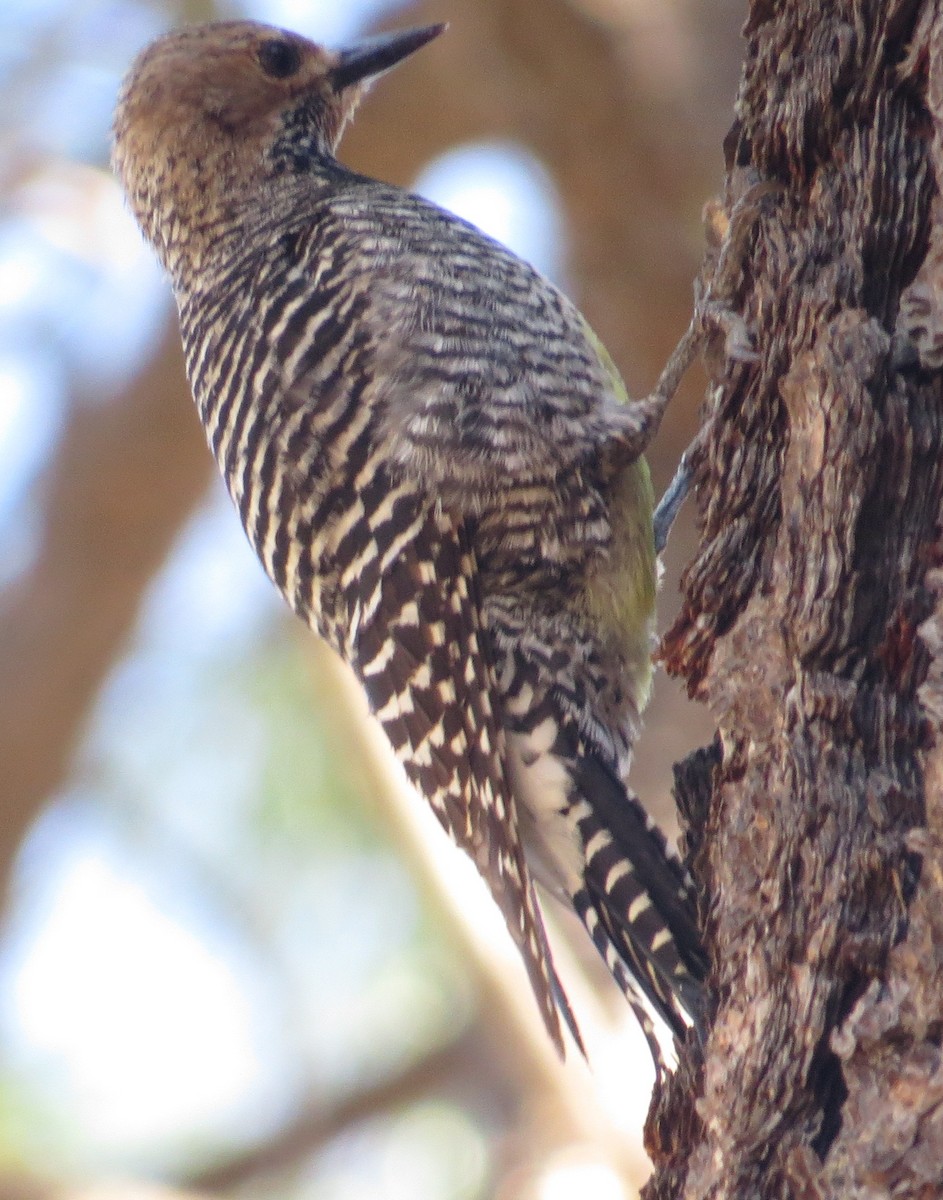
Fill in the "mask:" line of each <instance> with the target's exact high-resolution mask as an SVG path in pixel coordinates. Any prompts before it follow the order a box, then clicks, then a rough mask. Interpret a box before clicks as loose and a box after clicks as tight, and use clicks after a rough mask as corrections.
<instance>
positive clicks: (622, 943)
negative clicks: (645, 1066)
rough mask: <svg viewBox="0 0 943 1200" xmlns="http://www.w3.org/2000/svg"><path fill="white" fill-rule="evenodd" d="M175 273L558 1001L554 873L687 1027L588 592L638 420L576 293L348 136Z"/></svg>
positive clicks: (294, 582) (447, 822)
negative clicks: (366, 156) (410, 185)
mask: <svg viewBox="0 0 943 1200" xmlns="http://www.w3.org/2000/svg"><path fill="white" fill-rule="evenodd" d="M175 285H176V290H177V297H178V302H179V305H180V312H181V322H182V327H183V334H184V342H185V348H186V353H187V366H188V373H189V376H190V380H191V384H192V387H193V390H194V394H195V396H196V399H197V404H198V407H199V411H200V415H201V417H202V420H203V423H204V426H205V428H206V432H207V436H208V439H209V441H210V444H211V446H212V449H213V451H214V453H215V455H216V458H217V460H218V462H219V465H220V468H221V470H222V473H223V475H224V477H225V480H226V483H227V485H228V487H229V490H230V492H231V494H232V497H233V500H234V501H235V503H236V505H237V507H238V509H239V512H240V515H241V517H242V521H243V524H244V525H245V528H246V531H247V533H248V535H249V538H250V540H251V542H252V544H253V546H254V548H255V550H256V552H257V553H258V555H259V558H260V559H261V561H262V563H263V565H264V566H265V569H266V571H267V572H268V574H269V575H270V577H271V578H272V580H273V581H274V582H275V584H276V585H277V586H278V588H279V589H280V590H281V591H282V593H283V594H284V595H285V597H286V599H287V600H288V601H289V603H290V604H291V605H292V607H293V608H294V609H295V611H296V612H298V613H299V615H300V616H302V617H303V618H304V619H305V620H306V621H307V622H308V623H309V624H310V625H311V626H312V627H313V628H314V629H316V630H317V631H318V632H319V633H320V634H322V635H323V636H324V637H325V638H326V639H327V640H328V641H329V642H330V644H331V645H332V646H333V647H334V648H335V649H336V650H337V651H338V652H339V653H340V654H341V655H342V656H343V657H344V658H345V659H346V660H347V661H348V662H350V663H351V664H352V666H353V667H354V669H355V671H356V673H357V675H358V676H359V678H360V680H361V681H362V683H363V686H364V688H365V689H366V692H367V695H368V697H369V700H370V704H371V707H372V709H373V711H374V712H375V713H376V715H377V717H378V718H379V719H380V721H381V722H382V724H383V727H384V729H385V731H386V733H387V735H388V736H389V739H390V741H391V743H392V745H393V747H394V749H395V750H396V752H397V754H398V755H399V757H400V759H401V760H402V762H403V764H404V766H405V768H406V771H407V773H408V775H409V777H410V779H411V781H412V782H413V784H414V785H415V786H416V788H417V790H419V791H420V792H421V793H422V794H423V795H424V796H425V797H426V799H427V800H428V801H429V803H430V804H431V805H432V808H433V810H434V811H435V813H436V815H437V817H438V819H439V820H440V822H441V823H442V825H443V826H444V827H445V829H446V830H447V831H448V832H449V833H450V834H451V836H452V837H453V838H454V839H455V841H456V842H457V843H458V844H459V845H460V846H461V847H462V848H463V849H465V850H466V851H467V852H468V853H469V854H470V855H471V857H472V858H473V860H474V861H475V863H476V864H477V866H478V868H479V870H480V871H481V873H482V875H483V876H484V878H485V879H486V881H487V882H488V884H489V886H490V887H491V890H492V892H493V894H494V896H495V898H496V900H497V902H498V904H499V905H500V907H501V909H502V911H503V913H504V916H505V918H506V920H507V923H508V926H509V928H510V931H511V933H512V935H513V936H514V938H515V940H516V942H517V944H518V946H519V948H520V950H521V953H522V955H523V958H524V961H525V964H526V966H527V970H528V974H529V976H530V980H531V983H532V986H533V988H534V991H535V994H536V996H537V1000H538V1004H539V1006H540V1009H541V1013H542V1015H543V1018H544V1021H545V1022H546V1024H547V1027H548V1029H549V1030H550V1032H551V1034H552V1036H553V1037H554V1039H555V1040H556V1042H557V1044H558V1045H560V1046H562V1035H561V1026H560V1020H559V1017H560V1014H561V1013H562V1015H563V1017H564V1019H565V1020H566V1021H567V1023H568V1024H569V1025H570V1027H571V1029H573V1030H574V1032H575V1026H574V1025H573V1022H572V1018H571V1017H570V1015H569V1010H568V1008H567V1006H566V1000H565V997H564V995H563V991H562V989H561V987H560V985H559V983H558V981H557V979H556V977H555V974H554V969H553V965H552V960H551V956H550V953H549V950H548V947H547V942H546V937H545V933H544V927H543V922H542V919H541V914H540V910H539V907H538V903H537V900H536V898H535V895H534V888H533V883H532V880H533V878H535V877H536V878H538V879H539V880H540V881H541V882H542V883H544V884H545V885H546V886H547V887H548V889H549V890H550V891H551V892H553V893H555V894H557V895H559V896H561V897H563V898H565V899H566V900H567V901H568V902H569V903H570V904H571V905H572V906H573V907H574V908H575V910H576V911H577V913H578V914H579V916H580V918H581V919H582V921H583V923H584V924H585V926H586V928H587V929H588V931H589V933H590V934H591V936H592V938H593V941H594V942H595V944H596V945H597V947H598V948H599V950H600V952H601V953H602V955H603V957H604V958H605V960H606V962H607V964H608V965H609V967H610V969H611V971H612V973H613V974H614V975H615V977H616V979H617V981H618V982H619V984H620V985H621V986H622V988H623V990H624V991H625V993H626V995H627V996H628V998H629V1000H630V1002H631V1003H632V1005H633V1007H634V1008H635V1010H636V1012H637V1013H638V1014H639V1016H640V1019H641V1020H642V1022H643V1026H644V1027H645V1029H646V1032H647V1033H648V1034H649V1039H650V1041H652V1038H653V1036H654V1033H653V1017H654V1018H655V1019H661V1020H662V1021H664V1022H666V1023H667V1026H668V1028H669V1029H670V1030H671V1032H672V1033H673V1034H675V1035H678V1036H681V1035H683V1033H684V1031H685V1029H686V1028H687V1027H688V1026H690V1024H691V1023H692V1021H694V1022H695V1023H696V1021H697V1018H698V1008H699V994H700V987H699V981H700V979H701V978H702V976H703V973H704V968H705V964H704V959H703V954H702V951H701V949H700V943H699V940H698V934H697V927H696V923H695V918H694V900H693V894H692V890H691V886H690V883H689V881H688V879H687V877H686V875H685V874H684V872H683V871H682V869H681V867H680V864H679V863H678V862H677V860H676V859H675V858H674V857H673V856H672V855H671V854H670V853H669V852H668V850H667V849H666V846H665V843H664V839H663V838H662V836H661V834H660V833H659V832H658V830H657V829H655V828H654V826H653V825H652V823H651V822H650V820H649V819H648V818H647V816H646V815H645V814H644V811H643V810H642V809H641V807H640V806H639V805H638V803H637V802H636V801H635V800H634V798H632V797H631V796H630V795H629V793H628V792H627V789H626V783H625V777H626V772H627V770H628V764H629V759H630V756H631V747H632V743H633V741H634V738H635V736H636V733H637V725H638V716H639V708H640V706H641V703H642V702H643V692H644V690H645V687H646V686H647V684H639V685H638V686H636V684H635V681H634V680H633V679H632V678H631V674H632V670H629V668H632V669H635V668H638V670H639V671H642V670H643V667H642V664H641V663H640V662H639V663H628V664H627V663H626V662H624V661H621V660H619V661H616V660H614V658H613V654H612V652H611V650H610V649H609V648H608V646H607V644H606V639H605V637H604V636H602V635H601V633H600V631H599V629H598V627H597V626H596V624H595V623H594V621H593V619H592V616H591V614H589V613H588V612H587V611H586V608H585V605H583V604H582V602H581V599H580V597H581V595H582V593H583V591H584V590H585V587H586V580H587V577H588V576H589V575H590V574H591V572H592V571H593V570H594V569H595V564H597V562H599V561H603V560H605V559H606V556H607V555H609V554H610V553H611V545H612V541H613V537H614V530H613V519H612V514H611V511H610V510H611V506H612V487H613V484H612V480H613V479H614V478H618V476H619V472H620V471H621V470H622V469H623V468H622V466H621V465H620V461H619V449H620V445H621V440H622V435H623V432H624V433H625V435H626V437H628V436H629V435H631V434H633V433H634V432H635V430H634V429H633V426H632V420H631V412H630V409H627V408H626V407H625V406H620V405H619V404H618V403H616V401H615V399H614V393H615V390H616V389H615V385H614V383H613V380H612V377H611V375H610V373H609V370H608V365H607V363H606V362H603V361H601V359H600V356H599V353H598V348H597V347H596V346H595V345H594V343H593V340H592V338H591V336H590V335H589V334H588V331H587V330H586V327H585V324H584V323H583V321H582V318H581V317H580V316H579V314H578V313H577V312H576V310H575V309H574V308H573V307H572V306H571V305H570V304H569V302H568V301H566V300H565V298H564V297H562V296H561V295H560V293H558V292H557V291H556V289H554V288H553V287H552V286H551V285H550V284H548V283H547V282H546V281H544V280H543V279H542V278H541V277H540V276H538V275H537V274H536V273H535V272H534V271H532V270H531V268H529V267H528V266H527V265H526V264H524V263H522V262H520V261H519V260H517V259H515V258H514V257H513V256H512V255H510V254H509V253H508V252H506V251H505V250H503V249H502V248H501V247H499V246H498V245H497V244H495V243H493V242H491V241H490V240H489V239H487V238H485V237H484V236H483V235H481V234H480V233H478V232H477V231H475V230H474V229H472V228H471V227H470V226H467V225H465V224H464V223H462V222H460V221H458V220H457V219H455V218H453V217H451V216H449V215H447V214H444V213H442V212H441V211H440V210H438V209H436V208H435V207H433V206H431V205H428V204H426V203H425V202H423V201H421V200H419V199H417V198H416V197H412V196H409V195H407V194H405V193H402V192H400V191H398V190H397V189H393V188H388V187H385V186H383V185H380V184H377V183H375V182H373V181H369V180H366V179H363V178H361V177H359V176H356V175H353V174H351V173H349V172H347V171H345V170H344V169H343V168H341V167H339V166H338V165H337V164H336V163H334V162H333V161H331V160H326V161H325V162H324V163H323V164H321V166H320V169H318V170H317V171H315V172H311V173H307V174H304V175H301V176H285V177H283V178H282V179H280V180H278V181H277V186H275V187H273V188H272V190H271V191H270V193H269V194H268V195H267V197H266V205H265V207H264V210H263V208H262V207H261V206H260V207H258V208H257V209H255V210H254V211H250V212H247V213H246V214H245V215H244V222H243V229H242V231H241V236H240V237H239V238H238V239H233V238H230V239H229V240H225V239H224V240H222V241H221V242H220V246H219V254H218V256H217V258H216V260H215V262H214V265H213V268H212V270H211V271H209V270H206V269H205V266H204V269H203V270H202V271H201V272H200V274H199V276H198V277H194V278H188V277H187V274H186V271H185V270H181V272H180V273H178V274H177V275H176V278H175ZM616 532H618V531H616ZM649 536H650V534H649ZM642 625H643V629H642V630H641V632H640V647H641V648H640V649H639V655H645V656H647V654H648V638H649V636H650V627H649V626H650V619H649V618H646V619H645V620H643V622H642ZM644 670H645V671H647V661H646V665H645V667H644ZM627 672H628V675H629V678H626V674H627ZM577 1036H578V1035H577ZM662 1044H663V1046H664V1045H666V1044H667V1043H665V1042H664V1040H662ZM653 1052H654V1053H655V1056H656V1062H657V1061H658V1057H659V1051H658V1049H657V1046H655V1045H654V1044H653Z"/></svg>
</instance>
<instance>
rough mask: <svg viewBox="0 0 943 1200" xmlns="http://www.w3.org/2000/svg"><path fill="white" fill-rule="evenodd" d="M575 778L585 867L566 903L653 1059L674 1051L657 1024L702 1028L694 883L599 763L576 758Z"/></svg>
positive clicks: (701, 957)
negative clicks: (570, 900)
mask: <svg viewBox="0 0 943 1200" xmlns="http://www.w3.org/2000/svg"><path fill="white" fill-rule="evenodd" d="M574 783H575V789H574V793H575V796H574V802H575V810H574V816H575V817H576V821H577V825H578V827H579V831H580V836H581V839H582V843H583V847H584V853H585V866H584V884H583V887H582V888H581V889H580V891H579V892H578V893H577V894H576V895H574V896H573V906H574V908H575V909H576V912H577V914H578V915H579V917H580V919H581V920H582V922H583V924H584V925H585V927H586V929H587V931H588V932H589V934H590V936H591V937H592V939H593V942H594V943H595V945H596V948H597V949H598V950H599V952H600V954H601V955H602V957H603V959H604V960H605V962H606V964H607V965H608V967H609V970H610V971H611V972H612V974H613V976H614V977H615V979H616V981H617V983H618V984H619V985H620V987H621V988H622V990H623V992H624V993H625V995H626V998H627V999H628V1001H629V1003H630V1004H631V1006H632V1008H633V1011H634V1012H635V1014H636V1016H637V1017H638V1019H639V1022H640V1024H641V1025H642V1028H643V1030H644V1031H645V1034H646V1037H647V1038H648V1041H649V1045H650V1046H651V1047H652V1054H653V1056H654V1058H655V1062H656V1065H659V1064H660V1062H661V1061H663V1060H664V1059H665V1058H669V1059H671V1058H673V1057H674V1053H673V1046H672V1039H671V1037H665V1036H664V1034H665V1031H664V1026H667V1028H668V1030H670V1033H671V1034H673V1035H674V1036H675V1037H677V1038H679V1039H681V1038H683V1037H684V1035H685V1033H686V1031H687V1029H689V1028H690V1027H691V1026H694V1027H695V1029H697V1030H698V1032H699V1033H700V1031H701V1020H702V1005H703V993H702V984H703V980H704V977H705V975H706V972H707V958H706V955H705V953H704V950H703V948H702V945H701V940H700V935H699V932H698V925H697V909H696V901H695V893H694V889H693V884H692V882H691V879H690V876H689V875H688V874H687V872H686V871H685V870H684V868H683V866H682V864H681V862H680V861H679V859H678V858H677V856H676V855H675V854H674V853H672V851H671V850H670V849H669V847H668V845H667V843H666V841H665V838H664V835H663V834H662V833H661V831H660V830H659V829H658V827H657V826H656V825H655V823H654V822H653V821H652V819H651V818H650V817H649V816H648V814H647V813H646V812H645V810H644V809H643V808H642V806H641V804H639V802H638V800H636V799H635V797H634V796H632V795H630V794H628V793H627V791H626V789H625V787H624V785H623V784H622V782H621V781H620V780H619V779H618V778H617V777H616V776H615V775H614V774H613V773H612V772H611V771H610V770H609V769H608V768H607V767H606V766H605V765H604V764H603V763H602V762H601V761H600V759H598V758H595V757H593V756H584V757H582V758H581V759H580V760H579V763H578V766H577V768H576V771H575V776H574ZM660 1024H661V1028H659V1025H660Z"/></svg>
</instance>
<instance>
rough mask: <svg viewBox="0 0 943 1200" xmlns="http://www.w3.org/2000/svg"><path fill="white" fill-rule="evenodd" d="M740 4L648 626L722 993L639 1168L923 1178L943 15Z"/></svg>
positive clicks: (941, 831) (938, 1163)
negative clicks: (713, 734)
mask: <svg viewBox="0 0 943 1200" xmlns="http://www.w3.org/2000/svg"><path fill="white" fill-rule="evenodd" d="M745 33H746V38H747V54H746V65H745V67H744V73H743V79H742V83H741V87H740V92H739V97H738V102H737V109H736V120H735V123H734V126H733V128H732V130H731V131H730V134H729V135H728V138H727V140H726V144H725V150H726V157H727V180H726V187H725V192H724V196H723V200H722V202H721V203H720V204H719V205H718V206H717V207H716V209H715V211H714V213H713V215H712V220H711V222H710V225H711V230H710V232H711V233H712V234H713V238H712V241H713V245H712V248H711V250H710V252H709V254H708V261H707V263H706V266H705V268H704V273H703V277H702V280H703V285H704V289H705V302H706V307H707V310H708V313H709V326H710V329H711V331H712V334H711V340H710V343H709V346H708V352H707V366H708V373H709V376H710V386H709V389H708V400H707V403H706V406H705V432H704V437H703V443H702V445H701V446H700V448H699V450H698V451H697V452H696V454H695V477H696V487H697V497H698V502H699V505H700V509H701V517H702V538H701V545H700V549H699V552H698V554H697V557H696V558H695V560H694V561H693V563H692V564H691V565H690V567H689V568H688V570H687V572H686V575H685V578H684V583H683V592H684V608H683V611H682V613H681V616H680V617H679V619H678V621H677V622H676V624H675V626H674V628H673V629H672V630H671V631H670V632H669V634H668V635H667V636H666V638H665V642H664V646H663V656H664V659H665V662H666V664H667V666H668V669H669V670H670V671H671V672H672V673H675V674H678V675H680V676H682V677H683V678H684V679H685V681H686V683H687V686H688V688H689V691H690V692H691V693H692V695H695V696H696V697H698V698H699V699H701V700H702V701H704V702H705V703H707V704H708V705H709V706H710V708H711V711H712V713H713V714H714V716H715V717H716V720H717V722H718V734H717V738H716V741H715V743H714V745H713V746H712V747H711V748H710V749H708V750H705V751H701V752H699V753H698V754H696V755H694V756H692V757H691V759H689V760H688V761H687V762H686V763H685V764H683V766H682V768H681V769H680V770H679V772H678V796H679V803H680V804H681V806H682V811H684V812H686V813H687V815H688V817H689V819H690V820H691V821H692V842H693V854H694V864H695V871H696V874H697V876H698V878H699V881H700V883H701V885H702V886H703V889H704V894H705V897H706V900H705V909H706V924H707V938H708V942H709V945H710V948H711V950H712V953H713V961H714V964H715V965H714V971H713V977H712V981H713V992H714V994H715V996H716V1016H715V1019H714V1022H713V1028H712V1031H711V1033H710V1036H709V1039H708V1041H707V1045H706V1050H705V1060H704V1064H703V1067H699V1066H697V1065H696V1064H695V1066H693V1067H689V1066H686V1067H685V1068H683V1070H682V1072H681V1074H680V1075H679V1077H678V1078H677V1079H676V1080H675V1081H674V1082H673V1083H672V1084H670V1085H669V1086H668V1087H666V1088H665V1089H664V1090H663V1091H662V1092H661V1093H660V1095H659V1096H658V1097H657V1098H656V1104H655V1106H654V1108H653V1111H652V1115H651V1117H650V1120H649V1127H648V1140H649V1147H650V1150H651V1153H652V1155H653V1157H654V1160H655V1163H656V1168H657V1170H656V1175H655V1177H654V1178H653V1180H652V1182H651V1183H650V1185H649V1188H648V1190H647V1195H648V1197H649V1198H650V1200H654V1198H655V1197H659V1198H660V1197H669V1196H670V1197H675V1196H684V1197H686V1198H689V1200H693V1198H694V1197H708V1196H709V1197H725V1198H728V1197H730V1198H732V1197H743V1198H744V1200H745V1198H747V1197H749V1198H750V1200H762V1198H766V1197H783V1198H785V1197H836V1198H837V1197H842V1198H847V1197H864V1196H868V1197H878V1196H889V1195H894V1196H908V1197H909V1196H914V1197H933V1196H940V1195H943V1104H941V1101H943V1063H941V1052H940V1041H941V1034H943V800H941V788H943V571H941V569H940V566H939V564H940V562H941V558H943V553H941V552H943V537H941V528H940V514H941V494H943V381H941V366H943V228H941V211H943V210H941V200H940V192H941V182H943V61H941V53H943V14H941V5H940V4H939V2H931V0H922V2H921V0H887V2H885V3H880V2H878V0H830V2H821V3H814V4H811V3H808V0H782V2H780V3H778V4H775V5H774V4H772V3H770V2H769V0H753V3H752V4H751V7H750V13H749V16H748V19H747V24H746V28H745ZM748 347H752V352H751V351H750V349H748ZM692 1078H693V1079H694V1081H695V1088H694V1090H695V1091H696V1092H697V1093H698V1096H699V1098H698V1099H697V1101H696V1109H695V1108H694V1104H693V1102H692V1100H691V1098H690V1091H688V1090H686V1087H687V1085H688V1084H689V1082H690V1081H691V1079H692Z"/></svg>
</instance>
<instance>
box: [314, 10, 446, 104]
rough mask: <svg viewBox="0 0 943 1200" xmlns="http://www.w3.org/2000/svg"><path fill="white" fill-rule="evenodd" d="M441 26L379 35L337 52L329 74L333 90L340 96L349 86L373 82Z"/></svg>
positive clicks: (440, 31)
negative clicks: (368, 81)
mask: <svg viewBox="0 0 943 1200" xmlns="http://www.w3.org/2000/svg"><path fill="white" fill-rule="evenodd" d="M445 28H446V27H445V25H424V26H423V27H422V28H420V29H405V30H401V31H400V32H399V33H387V34H382V35H381V36H380V37H375V38H368V39H367V40H366V41H363V42H358V43H357V45H356V46H350V47H349V48H348V49H347V50H341V51H340V52H339V54H338V63H337V66H336V67H335V68H334V69H333V71H332V72H331V82H332V83H333V84H334V90H335V91H336V92H341V91H343V90H344V88H346V87H350V85H351V84H352V83H361V82H362V81H363V80H365V79H373V78H374V77H375V76H377V75H381V74H382V73H383V72H384V71H388V70H389V69H390V67H395V66H396V64H397V63H398V62H402V60H403V59H404V58H406V57H407V56H408V55H410V54H412V53H413V52H414V51H416V50H419V49H420V48H421V47H423V46H424V45H425V44H426V42H431V41H432V39H433V38H434V37H438V36H439V34H440V33H442V31H443V30H444V29H445Z"/></svg>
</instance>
